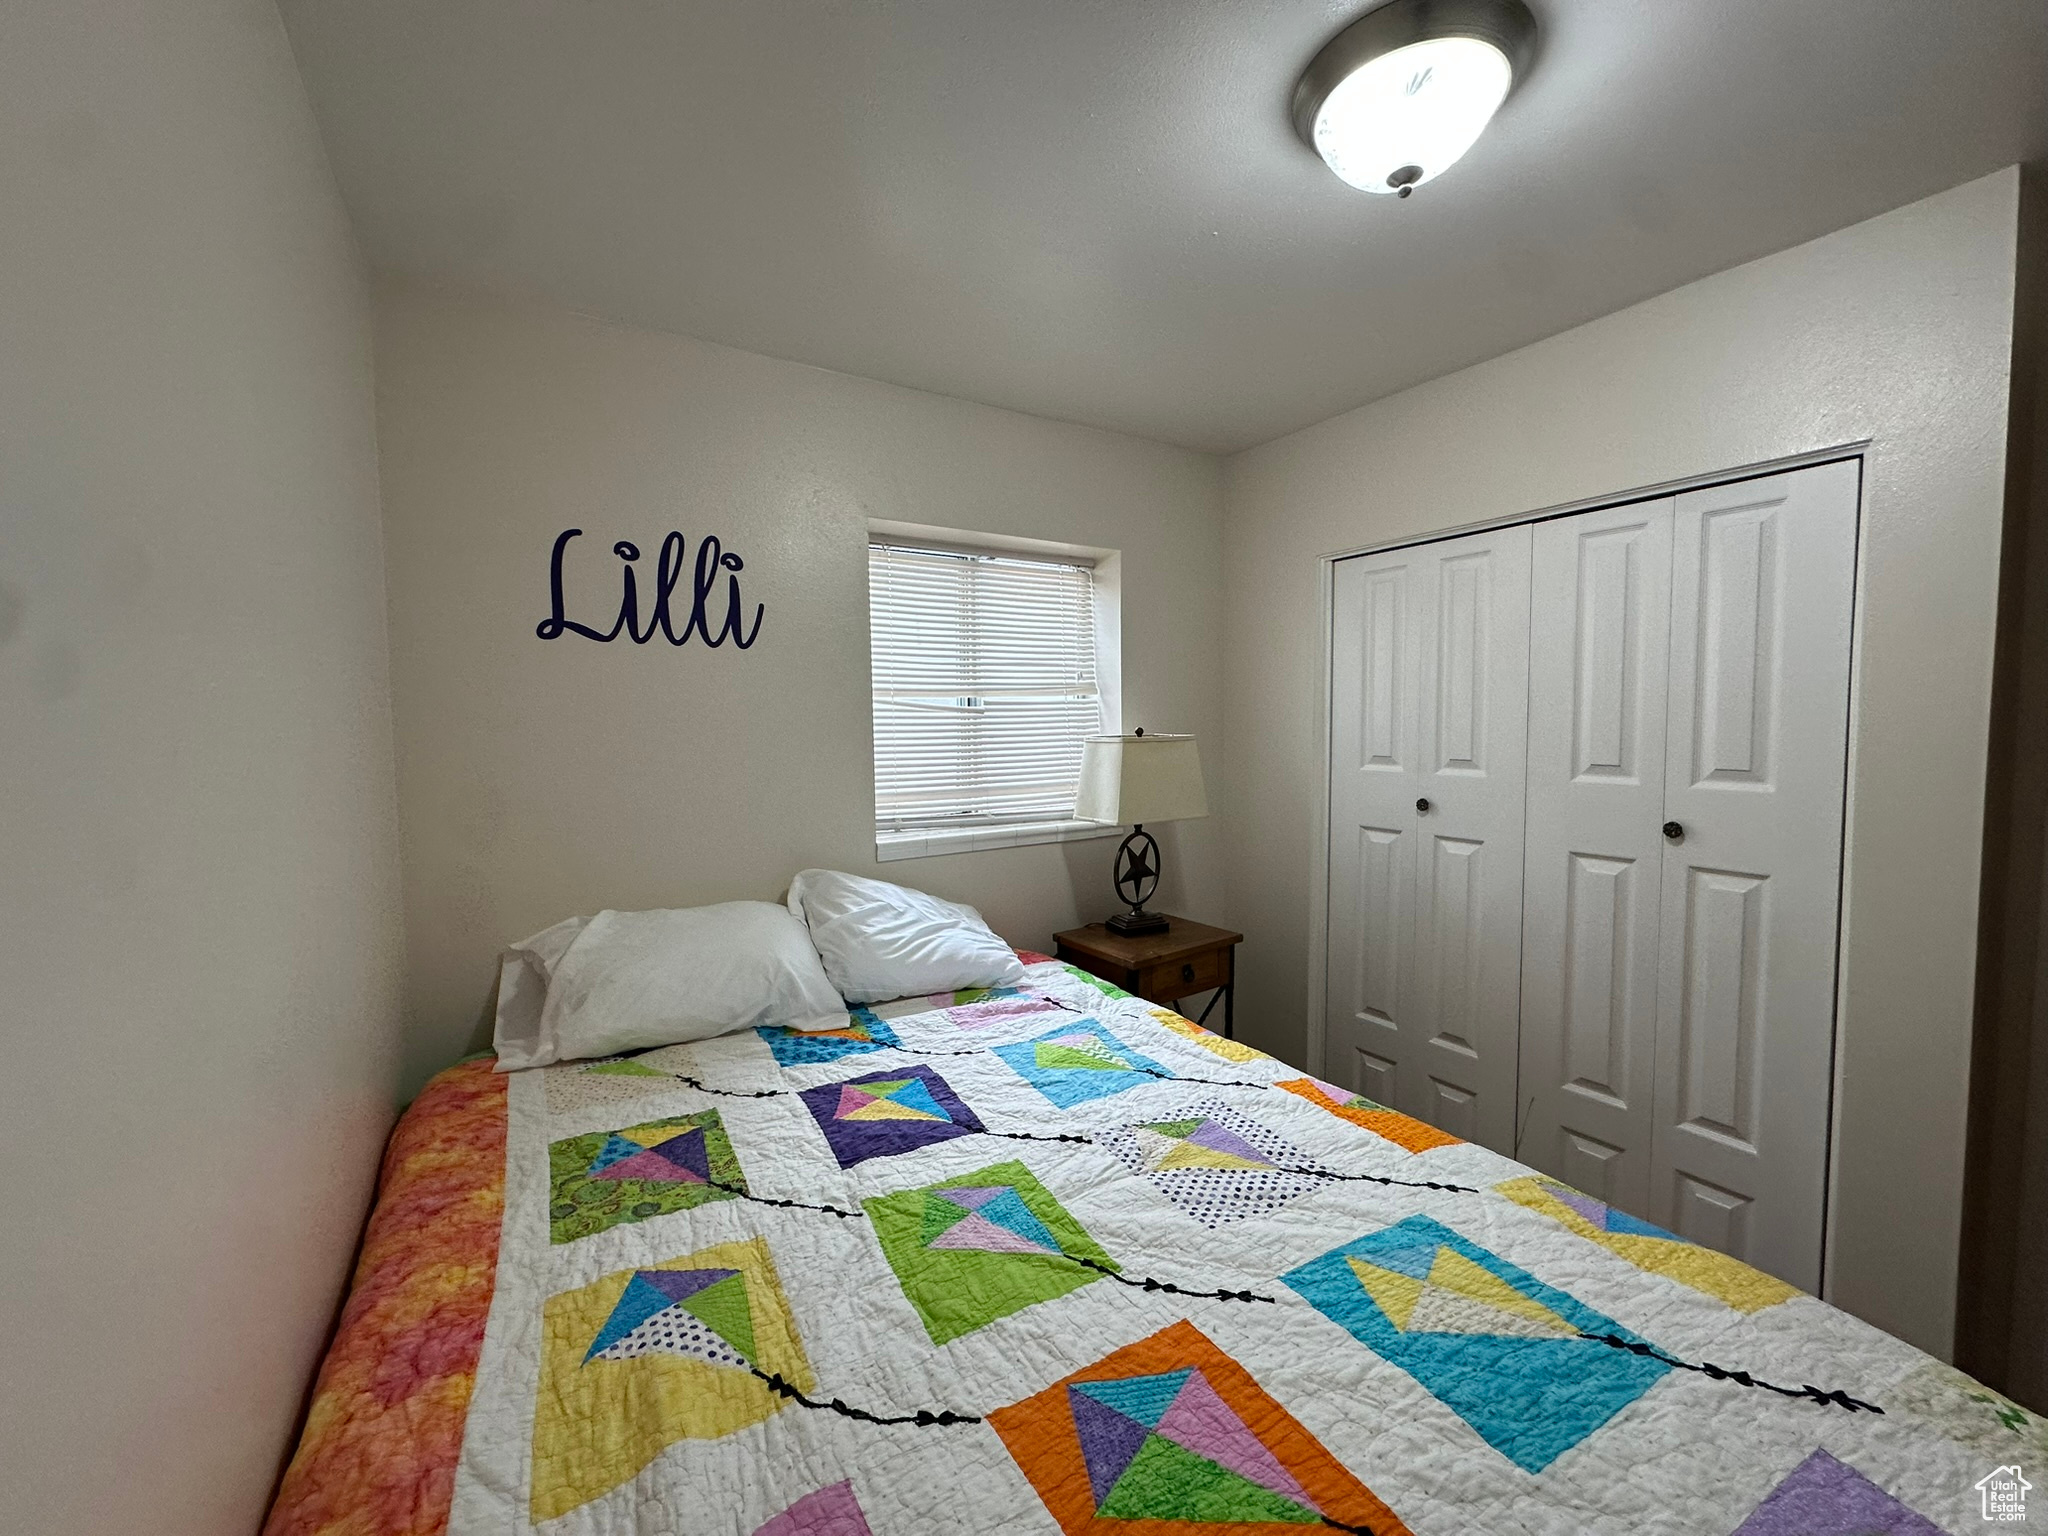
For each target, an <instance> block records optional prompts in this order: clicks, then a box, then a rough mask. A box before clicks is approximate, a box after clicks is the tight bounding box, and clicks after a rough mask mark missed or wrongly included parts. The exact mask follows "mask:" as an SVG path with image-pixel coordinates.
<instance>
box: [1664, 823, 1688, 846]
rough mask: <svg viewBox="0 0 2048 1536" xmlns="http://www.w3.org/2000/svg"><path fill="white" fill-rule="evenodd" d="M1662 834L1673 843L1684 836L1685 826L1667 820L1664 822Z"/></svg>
mask: <svg viewBox="0 0 2048 1536" xmlns="http://www.w3.org/2000/svg"><path fill="white" fill-rule="evenodd" d="M1664 835H1665V836H1666V837H1668V838H1670V839H1671V841H1673V842H1674V843H1675V842H1678V841H1679V840H1680V839H1682V838H1683V837H1684V836H1685V828H1684V827H1682V826H1680V825H1679V824H1678V823H1677V822H1675V821H1667V822H1665V823H1664Z"/></svg>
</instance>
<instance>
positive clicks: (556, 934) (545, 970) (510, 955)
mask: <svg viewBox="0 0 2048 1536" xmlns="http://www.w3.org/2000/svg"><path fill="white" fill-rule="evenodd" d="M589 926H590V919H589V918H587V917H571V918H565V919H563V920H562V921H561V922H559V923H557V924H555V926H554V927H552V928H543V929H542V930H541V931H540V932H539V933H536V934H535V935H534V936H533V937H532V938H530V939H521V940H520V941H519V942H518V943H517V944H514V945H513V946H512V947H511V948H510V949H508V950H506V951H505V953H504V954H503V955H501V956H500V957H499V960H498V1024H497V1028H496V1030H495V1031H494V1032H493V1034H492V1037H491V1044H492V1045H493V1046H494V1047H495V1048H496V1050H497V1052H498V1070H499V1071H500V1072H510V1071H512V1070H513V1068H515V1067H531V1066H538V1065H539V1064H540V1063H541V1062H542V1061H552V1060H554V1057H552V1056H545V1057H544V1056H541V1055H540V1054H539V1053H540V1014H541V1009H542V1008H543V1007H545V1006H546V1005H547V1000H548V982H549V981H550V980H552V979H553V977H554V974H555V967H556V966H558V965H560V964H561V963H562V956H564V955H566V954H567V953H568V952H569V946H570V945H571V944H573V943H575V942H576V936H577V935H578V934H580V933H581V932H582V931H583V930H584V929H585V928H587V927H589Z"/></svg>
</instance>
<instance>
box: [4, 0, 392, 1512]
mask: <svg viewBox="0 0 2048 1536" xmlns="http://www.w3.org/2000/svg"><path fill="white" fill-rule="evenodd" d="M0 276H4V281H0V785H4V786H5V789H4V793H0V935H4V937H0V1000H4V1001H0V1059H4V1066H0V1166H4V1167H5V1168H6V1170H7V1180H8V1187H9V1189H10V1191H11V1192H12V1209H11V1212H10V1215H9V1218H8V1221H7V1224H6V1237H5V1238H4V1240H0V1382H4V1387H0V1489H4V1490H5V1494H4V1503H5V1513H4V1514H0V1526H4V1527H5V1528H6V1529H7V1530H9V1531H21V1532H65V1533H70V1536H90V1533H97V1532H115V1531H124V1532H125V1531H145V1530H146V1531H149V1532H152V1533H157V1536H177V1533H181V1532H191V1533H193V1536H221V1533H224V1532H235V1531H247V1530H251V1529H253V1528H254V1527H255V1525H256V1523H257V1521H258V1519H259V1518H260V1516H261V1513H262V1509H263V1506H264V1503H265V1501H266V1500H267V1498H268V1497H269V1492H270V1488H271V1484H272V1481H273V1479H274V1477H275V1476H276V1473H277V1469H278V1466H279V1464H280V1460H281V1458H282V1456H283V1454H284V1452H285V1450H286V1441H287V1439H288V1438H289V1436H290V1434H291V1430H292V1425H293V1420H294V1418H295V1416H296V1415H297V1413H298V1410H299V1406H300V1403H301V1400H302V1397H303V1393H304V1391H305V1387H306V1383H307V1380H308V1378H309V1376H310V1373H311V1370H312V1366H313V1363H314V1361H315V1359H316V1358H317V1355H318V1352H319V1350H320V1348H321V1347H322V1343H323V1340H324V1337H325V1334H326V1331H327V1328H328V1326H329V1323H330V1321H331V1319H332V1317H333V1313H334V1307H335V1304H336V1302H337V1300H338V1297H339V1294H340V1289H341V1285H342V1282H343V1279H344V1276H345V1274H346V1271H347V1267H348V1263H349V1256H350V1254H351V1252H352V1251H353V1248H354V1244H355V1240H356V1235H357V1232H358V1231H359V1229H360V1226H361V1222H362V1216H363V1211H364V1208H365V1204H366V1201H367V1197H368V1193H369V1188H370V1183H371V1180H372V1178H373V1175H374V1172H375V1168H376V1160H377V1156H378V1152H379V1148H380V1146H381V1143H382V1139H383V1136H384V1132H385V1130H386V1128H387V1126H388V1125H389V1123H390V1116H391V1108H392V1104H393V1102H394V1095H395V1088H396V1067H397V1024H398V1006H397V988H398V981H399V972H400V967H399V955H400V946H401V943H402V932H401V928H400V924H399V918H398V907H397V902H398V882H397V872H396V812H395V805H394V796H393V787H392V762H391V739H390V725H389V707H388V701H387V692H386V687H387V685H386V669H387V662H386V638H385V621H384V598H383V565H382V549H381V543H380V530H379V525H378V503H377V483H376V474H377V466H376V455H375V449H374V444H373V439H372V426H373V413H372V397H371V384H370V334H369V315H368V303H367V294H366V291H365V287H364V284H363V281H362V278H361V276H360V273H359V270H358V266H357V262H356V258H355V255H354V251H353V246H352V243H351V239H350V235H349V231H348V227H347V225H346V222H345V221H344V218H343V215H342V211H341V207H340V204H339V202H338V200H337V198H336V196H335V194H334V191H333V189H332V186H331V183H330V180H329V176H328V171H327V166H326V162H325V159H324V156H323V154H322V151H321V148H320V143H319V139H318V136H317V134H316V133H315V130H314V126H313V122H312V119H311V117H310V115H309V113H308V110H307V106H306V102H305V100H304V97H303V95H302V93H301V90H300V86H299V80H298V76H297V74H296V72H295V71H294V69H293V66H292V60H291V56H290V52H289V50H288V48H287V46H286V42H285V37H284V32H283V29H282V27H281V26H280V24H279V22H278V18H277V15H276V13H275V11H274V10H273V9H272V7H271V6H270V4H269V3H268V0H188V3H184V4H180V5H175V6H167V5H162V4H159V3H157V0H91V3H81V0H9V3H8V4H7V5H5V6H0Z"/></svg>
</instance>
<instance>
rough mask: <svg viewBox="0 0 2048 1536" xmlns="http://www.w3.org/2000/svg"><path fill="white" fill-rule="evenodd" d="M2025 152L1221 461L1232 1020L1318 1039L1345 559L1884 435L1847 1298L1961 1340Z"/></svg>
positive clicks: (1841, 1241)
mask: <svg viewBox="0 0 2048 1536" xmlns="http://www.w3.org/2000/svg"><path fill="white" fill-rule="evenodd" d="M2017 186H2018V178H2017V173H2016V172H2013V171H2005V172H2000V173H1999V174H1997V175H1994V176H1990V177H1986V178H1985V179H1983V180H1981V181H1977V182H1973V183H1971V184H1969V185H1967V186H1964V187H1960V188H1957V189H1956V190H1954V191H1951V192H1948V193H1945V194H1943V195H1941V196H1939V197H1934V198H1930V199H1928V200H1926V201H1925V202H1921V203H1917V204H1914V205H1912V206H1910V207H1907V208H1903V209H1899V210H1897V211H1896V212H1893V213H1890V214H1886V215H1885V216H1883V217H1881V218H1877V219H1873V220H1871V221H1869V222H1868V223H1865V224H1860V225H1857V226H1855V227H1853V228H1851V229H1847V230H1843V231H1841V232H1839V233H1837V234H1833V235H1829V236H1827V237H1825V238H1823V239H1820V240H1816V241H1813V242H1812V243H1810V244H1808V245H1804V246H1800V247H1797V248H1796V249H1793V250H1790V251H1785V252H1782V253H1780V254H1778V255H1775V256H1771V257H1767V258H1765V259H1763V260H1760V261H1756V262H1752V263H1750V264H1748V265H1746V266H1743V267H1738V268H1735V269H1733V270H1731V271H1728V272H1724V273H1721V274H1719V275H1717V276H1714V277H1711V278H1707V279H1705V280H1703V281H1701V282H1697V283H1693V284H1691V285H1690V286H1688V287H1685V288H1681V289H1678V290H1676V291H1675V292H1672V293H1668V294H1665V295H1663V296H1662V297H1660V298H1656V299H1653V300H1650V301H1649V302H1647V303H1644V304H1639V305H1636V306H1635V307H1633V308H1631V309H1627V310H1623V311H1621V312H1620V313H1618V314H1614V315H1610V316H1608V317H1606V318H1604V319H1601V320H1598V321H1595V322H1593V323H1592V324H1589V325H1585V326H1581V327H1579V328H1578V329H1576V330H1572V331H1568V332H1565V333H1564V334H1562V335H1559V336H1555V337H1552V338H1550V339H1549V340H1547V341H1543V342H1540V343H1538V344H1536V345H1534V346H1531V347H1528V348H1525V349H1523V350H1522V351H1519V352H1514V353H1511V354H1509V355H1507V356H1505V357H1501V358H1497V359H1495V360H1493V361H1491V362H1487V363H1483V364H1481V365H1479V366H1477V367H1474V368H1470V369H1467V370H1465V371H1463V372H1461V373H1457V374H1453V375H1450V376H1448V377H1446V378H1443V379H1438V380H1436V381H1434V382H1432V383H1429V384H1426V385H1422V386H1420V387H1418V388H1416V389H1412V390H1409V391H1406V392H1405V393H1403V394H1399V395H1395V396H1392V397H1391V398H1388V399H1385V400H1381V401H1379V402H1377V403H1375V404H1373V405H1370V406H1366V407H1364V408H1362V409H1360V410H1356V411H1352V412H1350V413H1348V414H1346V415H1344V416H1340V417H1337V418H1335V419H1333V420H1331V421H1328V422H1325V423H1323V424H1321V425H1319V426H1316V427H1312V428H1309V429H1307V430H1305V431H1302V432H1299V433H1296V434H1294V435H1293V436H1290V437H1287V438H1283V439H1281V440H1279V441H1277V442H1273V443H1269V444H1266V445H1265V446H1263V447H1259V448H1255V449H1251V450H1249V451H1247V452H1245V453H1243V454H1240V455H1238V456H1236V457H1235V458H1233V459H1231V460H1230V461H1229V462H1228V464H1227V465H1226V471H1225V498H1226V509H1227V516H1226V521H1225V549H1224V554H1225V568H1226V570H1227V571H1228V572H1229V580H1228V583H1227V592H1228V602H1229V608H1228V613H1229V630H1228V644H1227V646H1226V657H1227V674H1226V676H1227V691H1228V703H1227V709H1226V718H1227V720H1228V722H1229V743H1228V750H1227V754H1226V757H1225V760H1224V765H1225V771H1224V780H1225V786H1226V793H1227V795H1228V797H1229V801H1230V804H1231V805H1232V806H1233V807H1234V808H1235V809H1236V811H1237V815H1236V816H1235V817H1233V818H1232V819H1231V820H1229V821H1228V822H1227V823H1226V831H1227V834H1228V849H1229V869H1230V875H1231V892H1230V895H1231V907H1230V911H1231V920H1232V921H1233V923H1234V924H1236V925H1237V926H1240V927H1242V928H1243V929H1244V930H1245V931H1246V933H1247V935H1248V936H1249V938H1250V940H1251V941H1253V942H1251V943H1249V944H1248V945H1247V947H1246V957H1245V960H1246V963H1245V968H1244V971H1245V974H1244V996H1243V999H1242V1002H1241V1004H1240V1007H1239V1010H1238V1017H1239V1019H1240V1020H1241V1021H1243V1024H1244V1033H1245V1034H1246V1035H1247V1036H1249V1037H1250V1038H1252V1039H1253V1040H1255V1041H1256V1042H1257V1043H1259V1044H1261V1045H1264V1046H1265V1047H1267V1048H1268V1049H1271V1050H1275V1051H1277V1052H1278V1053H1280V1054H1281V1055H1283V1056H1289V1057H1298V1056H1299V1055H1300V1053H1301V1051H1302V1048H1303V1040H1304V1022H1305V1016H1306V1007H1307V1004H1306V998H1307V992H1308V989H1307V980H1308V965H1309V933H1308V914H1309V901H1310V880H1311V863H1312V848H1311V844H1312V841H1313V829H1314V826H1315V804H1316V800H1317V797H1318V795H1319V794H1320V793H1321V789H1322V783H1323V778H1322V768H1321V765H1320V763H1319V762H1318V760H1317V752H1316V747H1315V742H1316V732H1317V727H1318V718H1319V715H1320V712H1321V708H1322V705H1321V702H1320V701H1319V699H1318V696H1317V689H1318V678H1319V666H1320V648H1321V646H1322V644H1323V639H1322V633H1321V630H1320V628H1319V623H1318V617H1317V613H1318V606H1317V604H1318V599H1317V579H1318V577H1317V572H1318V559H1319V557H1321V556H1325V555H1329V554H1333V553H1340V552H1345V551H1349V550H1355V549H1357V548H1358V547H1360V546H1362V545H1367V544H1372V543H1376V542H1379V541H1383V540H1389V539H1394V538H1396V537H1401V536H1411V535H1414V534H1417V533H1427V532H1431V531H1434V530H1438V529H1442V528H1447V527H1451V526H1455V525H1459V524H1464V523H1469V522H1473V521H1477V520H1480V519H1486V518H1495V517H1502V516H1508V515H1513V514H1515V513H1519V512H1524V511H1529V510H1533V509H1536V508H1540V507H1545V506H1550V505H1555V504H1559V503H1566V502H1571V501H1576V500H1580V499H1583V498H1589V497H1597V496H1601V495H1605V494H1609V493H1614V492H1620V491H1625V490H1629V489H1631V488H1635V487H1642V486H1648V485H1653V484H1657V483H1660V482H1664V481H1669V480H1674V479H1678V478H1682V477H1685V476H1692V475H1700V474H1706V473H1710V472H1713V471H1718V470H1725V469H1729V468H1733V467H1736V466H1741V465H1746V464H1751V463H1756V462H1760V461H1764V460H1769V459H1773V458H1777V457H1782V456H1785V455H1790V454H1795V453H1799V452H1803V451H1806V450H1809V449H1817V448H1824V447H1828V446H1831V445H1836V444H1841V443H1846V442H1850V441H1853V440H1857V439H1864V438H1868V439H1871V440H1872V442H1873V447H1872V449H1871V453H1870V458H1869V463H1868V478H1867V481H1866V486H1865V509H1864V514H1865V515H1864V524H1863V550H1862V561H1863V571H1862V608H1861V612H1860V617H1859V624H1860V644H1859V654H1860V668H1861V671H1860V681H1859V693H1858V700H1857V720H1856V727H1855V733H1856V734H1855V748H1854V763H1853V767H1852V773H1851V781H1852V782H1851V795H1852V803H1851V810H1850V831H1849V861H1848V870H1847V883H1848V884H1847V908H1846V914H1845V921H1846V927H1845V950H1844V956H1843V970H1842V983H1841V988H1842V990H1841V1022H1840V1033H1839V1045H1838V1073H1839V1087H1838V1093H1837V1097H1838V1105H1837V1108H1838V1113H1839V1126H1840V1131H1839V1141H1838V1143H1837V1155H1836V1161H1835V1170H1834V1171H1835V1190H1834V1202H1833V1206H1832V1210H1831V1216H1832V1220H1833V1241H1832V1245H1831V1251H1830V1264H1829V1269H1830V1275H1831V1282H1830V1288H1829V1294H1830V1297H1831V1299H1833V1300H1835V1301H1836V1302H1837V1303H1838V1304H1840V1305H1842V1306H1844V1307H1846V1308H1848V1309H1849V1310H1851V1311H1853V1312H1856V1313H1859V1314H1860V1315H1862V1316H1864V1317H1866V1318H1868V1319H1870V1320H1871V1321H1873V1322H1875V1323H1877V1324H1879V1325H1880V1326H1882V1327H1885V1328H1888V1329H1890V1330H1892V1331H1894V1332H1896V1333H1899V1334H1901V1335H1903V1336H1904V1337H1906V1338H1908V1339H1910V1340H1912V1341H1913V1342H1914V1343H1916V1344H1919V1345H1921V1346H1922V1347H1924V1348H1927V1349H1931V1350H1935V1351H1937V1352H1944V1353H1945V1352H1946V1351H1947V1350H1948V1348H1949V1345H1950V1334H1951V1325H1952V1320H1953V1313H1954V1299H1955V1255H1956V1243H1957V1212H1958V1208H1959V1200H1960V1194H1961V1179H1962V1164H1963V1127H1964V1117H1965V1102H1966V1097H1967V1081H1968V1068H1969V1050H1970V1024H1971V1008H1972V987H1973V977H1974V971H1975V957H1976V939H1977V934H1976V913H1977V897H1978V867H1979V856H1980V839H1981V833H1982V808H1983V795H1984V784H1985V750H1986V749H1985V743H1986V726H1987V720H1988V715H1987V710H1988V700H1989V695H1990V684H1991V658H1992V630H1993V619H1994V612H1995V603H1996V597H1997V575H1998V557H1999V537H2000V513H2001V497H2002V486H2003V471H2004V454H2005V418H2006V392H2007V375H2008V367H2009V363H2010V348H2011V341H2012V334H2011V332H2012V304H2013V256H2014V229H2015V217H2016V207H2017Z"/></svg>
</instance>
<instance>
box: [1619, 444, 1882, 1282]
mask: <svg viewBox="0 0 2048 1536" xmlns="http://www.w3.org/2000/svg"><path fill="white" fill-rule="evenodd" d="M1857 493H1858V466H1857V465H1856V464H1854V463H1842V464H1827V465H1821V466H1819V467H1816V468H1813V469H1806V470H1798V471H1794V472H1792V473H1788V474H1783V475H1774V476H1771V477H1769V478H1766V479H1758V480H1750V481H1745V482H1743V483H1740V484H1736V485H1729V486H1722V487H1718V488H1715V489H1712V490H1705V491H1694V492H1689V493H1687V494H1685V495H1682V496H1680V497H1678V498H1677V501H1676V508H1675V514H1674V520H1673V550H1672V578H1671V590H1672V620H1671V664H1670V675H1671V686H1670V707H1669V711H1668V718H1667V724H1666V733H1665V741H1666V746H1665V772H1664V814H1665V819H1666V822H1667V823H1668V825H1667V826H1666V827H1665V828H1664V831H1665V832H1666V833H1667V834H1668V840H1667V842H1666V845H1665V850H1664V871H1663V873H1664V894H1663V904H1662V907H1663V922H1662V928H1663V932H1662V935H1661V938H1660V942H1659V948H1660V962H1659V967H1658V1006H1657V1056H1658V1065H1657V1074H1656V1075H1657V1102H1656V1116H1657V1126H1656V1133H1655V1136H1654V1140H1653V1147H1652V1155H1651V1197H1652V1209H1651V1210H1650V1212H1649V1213H1648V1215H1649V1217H1650V1219H1651V1220H1653V1221H1659V1222H1661V1223H1662V1224H1663V1225H1666V1226H1668V1227H1671V1228H1672V1229H1673V1230H1674V1231H1676V1232H1678V1233H1679V1234H1680V1235H1682V1236H1684V1237H1688V1238H1691V1239H1693V1240H1695V1241H1698V1242H1702V1243H1706V1244H1709V1245H1711V1246H1713V1247H1715V1248H1719V1249H1721V1250H1722V1251H1723V1252H1726V1253H1732V1254H1734V1255H1736V1256H1737V1257H1738V1258H1742V1259H1746V1260H1748V1261H1749V1262H1750V1263H1752V1264H1755V1265H1756V1266H1758V1267H1759V1268H1761V1269H1765V1270H1768V1271H1770V1272H1771V1273H1772V1274H1775V1275H1778V1276H1780V1277H1781V1278H1783V1279H1785V1280H1788V1281H1790V1282H1791V1283H1792V1284H1794V1285H1797V1286H1800V1287H1801V1288H1803V1289H1806V1290H1810V1291H1817V1290H1818V1289H1819V1288H1820V1258H1821V1240H1822V1223H1823V1218H1824V1214H1825V1209H1824V1208H1825V1200H1826V1185H1827V1148H1828V1126H1829V1108H1830V1096H1831V1094H1830V1090H1831V1084H1832V1075H1833V1049H1834V982H1835V943H1836V912H1837V902H1838V899H1839V886H1840V878H1841V838H1842V796H1843V782H1844V770H1845V760H1846V746H1845V743H1846V737H1847V726H1848V684H1849V630H1850V616H1851V607H1852V602H1853V594H1854V579H1855V551H1856V504H1857Z"/></svg>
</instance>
